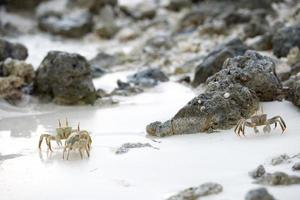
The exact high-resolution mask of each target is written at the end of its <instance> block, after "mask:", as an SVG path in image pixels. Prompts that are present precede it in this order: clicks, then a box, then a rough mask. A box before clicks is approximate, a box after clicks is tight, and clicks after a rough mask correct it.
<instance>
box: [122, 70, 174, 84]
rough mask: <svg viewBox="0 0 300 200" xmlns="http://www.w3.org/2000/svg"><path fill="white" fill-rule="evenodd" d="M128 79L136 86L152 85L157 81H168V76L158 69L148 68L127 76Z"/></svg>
mask: <svg viewBox="0 0 300 200" xmlns="http://www.w3.org/2000/svg"><path fill="white" fill-rule="evenodd" d="M128 81H129V82H130V83H133V84H134V85H136V86H141V87H153V86H156V85H157V84H158V83H159V82H167V81H169V78H168V77H167V76H166V75H165V73H164V72H162V71H161V70H160V69H158V68H149V69H145V70H142V71H139V72H137V73H135V74H133V75H131V76H129V77H128Z"/></svg>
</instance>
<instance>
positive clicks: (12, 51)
mask: <svg viewBox="0 0 300 200" xmlns="http://www.w3.org/2000/svg"><path fill="white" fill-rule="evenodd" d="M27 56H28V53H27V48H26V47H25V46H24V45H22V44H19V43H11V42H9V41H7V40H4V39H0V61H4V60H5V59H6V58H12V59H17V60H25V59H26V58H27Z"/></svg>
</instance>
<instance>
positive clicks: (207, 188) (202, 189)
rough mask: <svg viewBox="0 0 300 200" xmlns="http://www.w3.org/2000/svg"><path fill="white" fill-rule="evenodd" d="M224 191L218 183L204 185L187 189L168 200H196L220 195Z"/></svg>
mask: <svg viewBox="0 0 300 200" xmlns="http://www.w3.org/2000/svg"><path fill="white" fill-rule="evenodd" d="M222 191H223V187H222V185H220V184H218V183H204V184H202V185H200V186H198V187H190V188H187V189H185V190H183V191H181V192H179V193H178V194H176V195H174V196H171V197H169V198H168V200H196V199H198V198H200V197H204V196H209V195H213V194H219V193H221V192H222Z"/></svg>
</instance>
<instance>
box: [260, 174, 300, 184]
mask: <svg viewBox="0 0 300 200" xmlns="http://www.w3.org/2000/svg"><path fill="white" fill-rule="evenodd" d="M254 183H258V184H262V185H292V184H300V177H299V176H291V175H288V174H286V173H284V172H274V173H266V174H265V175H263V176H262V177H260V178H258V179H256V181H254Z"/></svg>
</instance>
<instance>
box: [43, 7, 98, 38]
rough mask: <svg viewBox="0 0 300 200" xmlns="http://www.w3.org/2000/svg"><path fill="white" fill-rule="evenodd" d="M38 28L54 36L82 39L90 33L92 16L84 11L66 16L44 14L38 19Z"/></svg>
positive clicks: (52, 13) (51, 13)
mask: <svg viewBox="0 0 300 200" xmlns="http://www.w3.org/2000/svg"><path fill="white" fill-rule="evenodd" d="M38 23H39V28H40V29H41V30H43V31H46V32H49V33H52V34H54V35H61V36H65V37H73V38H76V37H82V36H84V35H85V34H87V33H89V32H91V31H92V28H93V21H92V15H91V14H90V13H89V12H87V11H84V10H74V11H72V12H68V13H66V14H61V13H55V12H46V13H44V14H41V16H39V18H38Z"/></svg>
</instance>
